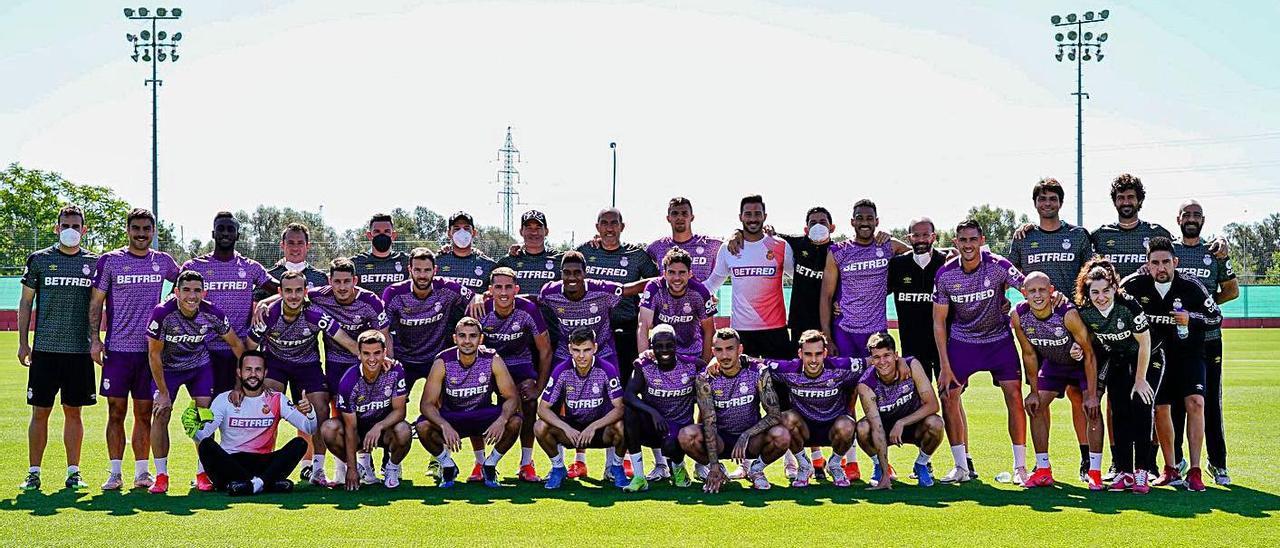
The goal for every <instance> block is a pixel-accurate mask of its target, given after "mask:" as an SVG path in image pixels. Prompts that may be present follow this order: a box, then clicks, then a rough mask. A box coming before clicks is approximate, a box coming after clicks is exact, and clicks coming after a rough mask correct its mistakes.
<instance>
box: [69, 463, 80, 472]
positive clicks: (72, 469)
mask: <svg viewBox="0 0 1280 548" xmlns="http://www.w3.org/2000/svg"><path fill="white" fill-rule="evenodd" d="M79 471H80V467H79V466H77V465H74V464H68V465H67V475H71V474H74V473H76V472H79Z"/></svg>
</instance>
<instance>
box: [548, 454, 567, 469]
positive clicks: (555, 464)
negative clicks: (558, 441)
mask: <svg viewBox="0 0 1280 548" xmlns="http://www.w3.org/2000/svg"><path fill="white" fill-rule="evenodd" d="M551 467H552V468H564V455H556V456H554V457H551Z"/></svg>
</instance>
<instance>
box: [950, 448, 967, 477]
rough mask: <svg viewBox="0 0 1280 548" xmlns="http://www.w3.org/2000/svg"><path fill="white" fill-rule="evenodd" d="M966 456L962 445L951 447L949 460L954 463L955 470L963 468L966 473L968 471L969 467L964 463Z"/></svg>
mask: <svg viewBox="0 0 1280 548" xmlns="http://www.w3.org/2000/svg"><path fill="white" fill-rule="evenodd" d="M968 456H969V454H968V453H967V452H965V449H964V444H963V443H962V444H960V445H952V446H951V458H952V459H954V460H955V461H956V468H964V469H965V470H966V471H968V470H969V466H968V464H967V461H966V459H967V458H968Z"/></svg>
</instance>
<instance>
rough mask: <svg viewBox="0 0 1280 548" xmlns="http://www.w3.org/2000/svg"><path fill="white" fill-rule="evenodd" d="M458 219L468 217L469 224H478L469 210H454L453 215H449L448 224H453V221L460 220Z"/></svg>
mask: <svg viewBox="0 0 1280 548" xmlns="http://www.w3.org/2000/svg"><path fill="white" fill-rule="evenodd" d="M458 219H466V220H467V224H469V225H471V226H475V224H476V220H475V219H474V218H472V217H471V214H470V213H467V212H465V211H457V212H454V213H453V214H452V215H450V216H449V223H448V226H453V223H456V222H458Z"/></svg>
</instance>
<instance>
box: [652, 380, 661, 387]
mask: <svg viewBox="0 0 1280 548" xmlns="http://www.w3.org/2000/svg"><path fill="white" fill-rule="evenodd" d="M653 385H654V386H662V379H661V378H656V379H653Z"/></svg>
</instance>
